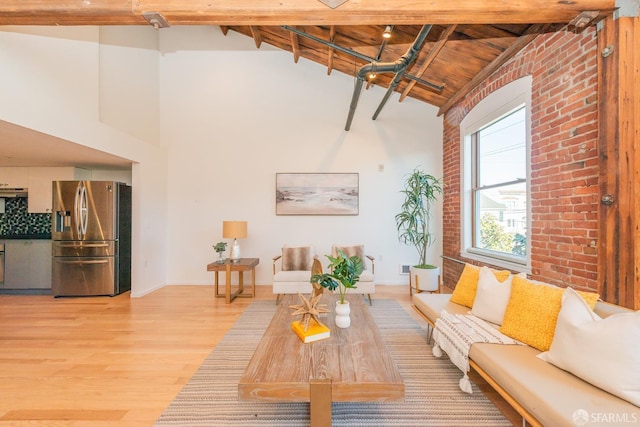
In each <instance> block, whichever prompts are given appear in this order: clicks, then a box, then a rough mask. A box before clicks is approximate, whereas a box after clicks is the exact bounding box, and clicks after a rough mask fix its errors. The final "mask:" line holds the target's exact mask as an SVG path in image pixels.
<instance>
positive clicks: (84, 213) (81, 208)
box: [74, 181, 89, 239]
mask: <svg viewBox="0 0 640 427" xmlns="http://www.w3.org/2000/svg"><path fill="white" fill-rule="evenodd" d="M74 204H75V211H76V212H75V213H76V231H77V232H78V237H79V238H80V239H83V238H84V236H85V234H87V219H88V213H89V208H88V206H87V205H88V204H87V187H85V185H84V182H82V181H80V183H79V184H78V188H77V190H76V198H75V201H74Z"/></svg>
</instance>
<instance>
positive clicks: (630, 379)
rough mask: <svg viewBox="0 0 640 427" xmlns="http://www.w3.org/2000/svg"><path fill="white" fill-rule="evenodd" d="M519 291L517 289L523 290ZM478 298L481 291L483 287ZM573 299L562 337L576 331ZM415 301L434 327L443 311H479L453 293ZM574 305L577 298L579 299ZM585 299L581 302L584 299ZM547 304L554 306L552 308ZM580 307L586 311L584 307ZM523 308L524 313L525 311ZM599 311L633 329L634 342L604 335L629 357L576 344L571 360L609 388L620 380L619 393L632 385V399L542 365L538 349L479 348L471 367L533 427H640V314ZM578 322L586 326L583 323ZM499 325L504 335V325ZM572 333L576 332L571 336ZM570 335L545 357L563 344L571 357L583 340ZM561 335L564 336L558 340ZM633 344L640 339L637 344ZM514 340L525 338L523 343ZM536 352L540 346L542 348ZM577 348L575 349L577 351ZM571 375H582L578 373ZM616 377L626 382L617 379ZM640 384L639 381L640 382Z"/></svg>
mask: <svg viewBox="0 0 640 427" xmlns="http://www.w3.org/2000/svg"><path fill="white" fill-rule="evenodd" d="M465 268H466V267H465ZM520 282H522V280H520ZM513 285H514V286H515V283H514V284H513ZM537 285H545V284H537ZM518 286H520V285H518ZM552 288H553V287H552ZM514 289H515V287H514ZM556 289H558V288H556ZM534 290H535V288H534ZM543 290H544V291H553V292H557V290H553V289H546V288H545V289H543ZM474 291H477V292H480V291H479V288H476V289H475V290H474ZM562 291H564V289H563V290H562ZM514 292H515V290H514ZM568 292H570V291H566V292H563V296H562V298H563V299H562V302H561V308H560V311H559V312H558V313H556V315H557V317H556V319H557V320H556V322H555V324H554V325H553V326H554V328H556V329H555V331H559V330H560V329H563V330H564V328H569V327H574V326H575V325H573V324H572V322H571V320H570V319H571V317H568V316H570V315H571V314H570V313H569V312H568V311H567V310H569V306H570V304H569V303H567V302H566V298H567V297H566V296H564V295H566V294H567V293H568ZM454 294H455V291H454ZM572 294H574V295H578V294H577V293H575V292H572ZM476 297H477V295H476ZM412 298H413V300H412V302H413V307H414V308H415V309H416V310H417V312H418V313H419V314H420V315H422V316H423V317H424V318H425V320H426V321H427V322H428V323H429V325H430V326H431V327H432V328H433V327H434V326H435V325H436V321H437V319H438V318H439V317H440V314H441V313H442V311H443V310H446V311H447V312H448V313H452V314H469V313H473V306H472V307H469V306H466V305H462V304H458V303H456V302H452V295H451V294H426V293H421V294H415V295H413V297H412ZM511 298H516V295H513V292H512V295H510V298H509V301H508V303H507V304H512V302H513V301H511ZM554 298H555V297H554ZM572 298H574V299H575V297H572ZM453 299H454V300H459V298H455V297H454V298H453ZM498 299H499V298H498ZM578 299H581V298H580V297H578ZM581 300H582V299H581ZM582 301H583V303H584V304H585V306H586V305H587V303H586V302H584V300H582ZM543 304H545V305H553V304H549V303H546V302H545V303H543ZM579 304H580V303H578V308H580V307H579ZM527 307H529V308H528V309H530V310H534V311H536V310H537V307H536V302H535V301H531V302H530V303H529V304H528V305H527ZM514 309H515V308H514V307H511V308H510V306H509V305H508V306H507V307H506V312H505V316H504V318H503V319H504V321H505V322H506V321H507V316H509V315H511V314H510V310H511V311H513V310H514ZM517 309H518V310H522V307H518V308H517ZM587 310H589V308H588V307H587V308H585V309H584V310H583V312H585V313H586V311H587ZM552 311H553V310H552ZM593 312H595V313H596V314H597V315H598V316H599V317H601V318H602V319H609V320H608V322H609V324H612V322H611V321H613V320H621V321H623V322H625V323H624V326H623V329H624V330H625V331H626V332H625V333H626V334H627V335H624V334H623V335H621V336H620V337H618V336H617V335H616V334H618V333H622V332H620V331H616V330H610V331H606V329H602V328H600V329H601V330H600V332H598V333H601V332H603V333H605V334H606V335H607V336H608V337H612V338H611V339H612V340H614V341H612V342H613V343H614V344H613V346H617V345H620V346H623V347H624V348H623V349H622V350H619V349H616V350H613V349H606V348H602V347H600V348H597V347H596V348H595V350H593V351H592V352H591V351H585V350H584V349H583V350H580V349H579V348H580V343H579V342H578V343H577V344H575V343H573V342H572V343H570V344H571V345H575V347H576V348H575V351H576V354H575V355H569V356H570V357H569V359H575V360H576V364H577V365H578V364H580V363H582V364H583V365H585V364H586V368H587V370H588V371H589V372H587V374H586V376H589V375H590V374H591V373H592V372H593V373H595V374H594V375H596V376H597V375H600V376H601V377H602V376H603V375H604V377H605V378H604V382H605V383H606V382H607V381H609V380H611V381H613V382H614V383H615V384H614V388H615V387H618V385H620V383H624V382H627V383H628V384H626V385H622V386H621V387H622V388H625V387H626V388H627V389H629V390H624V392H625V393H626V395H624V396H623V397H625V398H621V397H619V396H617V395H614V394H612V393H610V392H607V391H605V390H603V389H602V388H600V387H597V386H595V385H592V384H591V383H590V382H588V381H586V380H585V379H582V378H580V377H578V376H576V375H574V374H572V373H570V372H568V371H567V370H564V369H560V368H558V367H556V366H555V365H554V364H552V363H549V362H547V361H545V360H542V358H541V357H538V356H539V355H540V354H541V353H543V351H541V350H540V349H537V348H534V347H533V346H531V345H500V344H486V343H475V344H472V345H471V348H470V351H469V362H470V367H471V368H472V369H474V370H475V371H477V372H478V373H479V374H480V375H481V376H482V377H483V378H484V379H485V380H486V381H487V382H488V383H489V384H490V385H491V386H492V387H494V388H495V389H496V391H497V392H498V393H499V394H500V395H502V396H503V398H504V399H505V400H506V401H507V402H508V403H509V404H511V405H512V406H513V407H514V408H515V409H516V410H517V411H518V413H519V414H521V415H522V417H523V419H526V420H527V422H529V423H530V424H531V425H533V426H551V427H556V426H568V427H575V426H583V425H588V426H595V425H603V426H605V425H606V426H611V425H640V407H638V406H637V404H638V402H640V381H638V379H639V378H640V355H639V353H640V311H639V312H633V311H631V310H628V309H626V308H623V307H619V306H616V305H613V304H608V303H604V302H601V301H598V302H597V303H595V306H594V309H593ZM622 314H624V316H625V317H621V316H620V315H622ZM516 315H518V314H516ZM613 315H617V318H615V319H614V318H610V316H613ZM535 316H536V317H537V318H539V317H543V316H544V314H536V315H535ZM525 317H526V316H525ZM592 317H593V319H594V320H593V322H594V323H589V321H587V326H588V327H590V325H595V326H604V325H605V323H598V324H596V323H595V322H597V321H600V320H599V319H598V320H596V319H597V318H596V317H595V316H592ZM530 319H531V318H529V320H528V322H530V323H531V327H532V328H536V324H538V321H537V320H535V319H534V320H533V321H532V320H530ZM567 319H569V320H567ZM573 323H576V324H578V323H580V322H573ZM494 326H495V327H497V328H501V326H499V325H494ZM503 326H504V324H503ZM577 327H580V328H581V327H582V326H581V325H577ZM567 331H569V330H568V329H567ZM567 331H565V332H564V334H565V335H564V336H565V337H567V333H569V335H568V338H567V339H566V340H563V342H560V341H558V342H553V341H552V342H551V347H550V350H549V351H548V353H545V354H556V353H553V352H554V351H556V352H557V351H558V350H557V349H558V348H560V347H562V346H561V344H564V347H565V349H564V351H565V352H566V351H567V350H566V347H567V345H566V344H568V343H567V342H565V341H571V340H573V339H576V338H575V337H578V336H579V334H578V333H576V332H573V331H572V330H571V332H567ZM560 333H561V332H556V336H557V335H559V334H560ZM522 336H525V335H521V337H522ZM633 337H635V340H634V339H633ZM514 338H516V339H519V338H517V337H514ZM553 339H557V338H553ZM608 339H609V338H607V337H605V338H603V339H601V338H598V340H599V342H602V346H611V345H612V344H611V343H610V342H609V343H607V342H605V341H607V340H608ZM616 340H617V341H616ZM536 345H538V344H537V343H536ZM569 348H570V349H571V348H572V347H569ZM578 353H579V354H578ZM591 353H593V355H591ZM543 357H544V356H543ZM624 365H627V366H624ZM567 369H570V370H574V371H576V372H577V371H578V370H575V369H573V367H569V368H567ZM616 375H617V376H618V377H615V376H616ZM609 377H611V378H609ZM616 378H617V379H616ZM590 380H591V379H590ZM596 381H598V379H596ZM636 381H638V382H637V383H636ZM634 383H635V385H634ZM605 387H606V384H605ZM618 394H619V393H618ZM629 400H631V401H629ZM632 402H634V403H635V404H634V403H632Z"/></svg>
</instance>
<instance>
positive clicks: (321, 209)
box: [276, 173, 360, 215]
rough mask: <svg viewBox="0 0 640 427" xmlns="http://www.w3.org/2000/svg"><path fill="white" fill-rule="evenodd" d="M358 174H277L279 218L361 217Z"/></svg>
mask: <svg viewBox="0 0 640 427" xmlns="http://www.w3.org/2000/svg"><path fill="white" fill-rule="evenodd" d="M359 179H360V177H359V174H358V173H276V215H358V214H359V204H360V183H359Z"/></svg>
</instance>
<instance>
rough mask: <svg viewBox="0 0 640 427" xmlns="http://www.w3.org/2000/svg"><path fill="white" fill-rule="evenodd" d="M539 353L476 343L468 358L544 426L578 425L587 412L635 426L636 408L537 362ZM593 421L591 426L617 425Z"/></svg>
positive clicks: (531, 349)
mask: <svg viewBox="0 0 640 427" xmlns="http://www.w3.org/2000/svg"><path fill="white" fill-rule="evenodd" d="M539 353H540V352H539V351H538V350H536V349H534V348H532V347H528V346H523V345H500V344H483V343H477V344H473V345H472V346H471V350H470V352H469V357H470V359H471V360H473V361H474V362H475V363H476V364H477V365H478V366H479V367H480V368H482V370H484V371H485V372H486V373H487V374H489V376H490V377H491V379H492V380H494V381H495V382H496V383H497V384H498V385H499V386H500V387H502V388H503V389H504V390H505V391H506V392H507V393H509V395H510V396H512V397H513V398H514V399H515V401H516V402H518V403H519V404H521V405H522V406H523V407H524V408H525V409H526V410H527V411H528V412H529V413H531V414H532V415H533V416H534V417H535V418H536V419H537V420H538V421H540V423H541V424H542V425H543V426H575V425H577V424H575V423H574V422H573V419H574V418H573V417H574V415H578V414H580V413H581V412H582V413H584V411H588V413H589V415H592V414H593V415H594V416H596V415H600V416H602V415H603V414H611V413H615V414H618V415H617V416H619V417H625V419H627V420H629V421H628V422H629V424H626V423H625V425H634V424H633V423H631V421H632V420H633V419H634V418H633V417H636V418H635V419H638V417H639V416H640V411H639V410H638V408H637V407H635V406H633V405H632V404H630V403H629V402H626V401H624V400H623V399H620V398H618V397H616V396H614V395H612V394H610V393H607V392H606V391H604V390H601V389H599V388H597V387H594V386H592V385H591V384H589V383H587V382H586V381H583V380H582V379H580V378H578V377H576V376H575V375H572V374H570V373H569V372H565V371H563V370H562V369H558V368H556V367H555V366H553V365H551V364H550V363H546V362H544V361H542V360H540V359H538V358H537V357H536V355H537V354H539ZM578 411H581V412H578ZM591 421H593V422H590V423H589V424H588V425H589V426H593V425H602V426H604V425H611V426H613V425H614V424H611V423H597V422H595V419H592V420H591Z"/></svg>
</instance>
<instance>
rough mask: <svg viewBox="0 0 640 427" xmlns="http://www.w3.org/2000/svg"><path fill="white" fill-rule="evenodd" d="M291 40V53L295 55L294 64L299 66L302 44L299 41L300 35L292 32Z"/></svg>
mask: <svg viewBox="0 0 640 427" xmlns="http://www.w3.org/2000/svg"><path fill="white" fill-rule="evenodd" d="M289 39H290V40H291V52H292V53H293V62H295V63H296V64H297V63H298V59H300V42H299V40H298V35H297V34H296V33H294V32H293V31H290V32H289Z"/></svg>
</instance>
